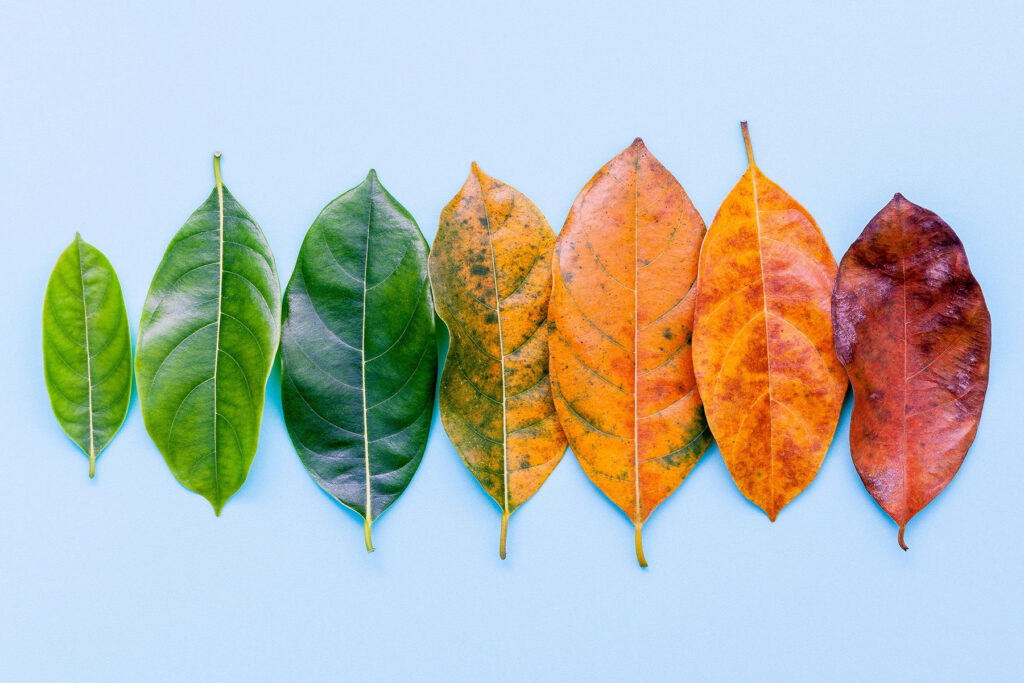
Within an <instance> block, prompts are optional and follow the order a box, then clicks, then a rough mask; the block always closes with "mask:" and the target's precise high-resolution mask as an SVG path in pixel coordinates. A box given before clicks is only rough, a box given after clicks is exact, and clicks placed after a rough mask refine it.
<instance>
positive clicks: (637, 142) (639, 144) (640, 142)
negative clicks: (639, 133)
mask: <svg viewBox="0 0 1024 683" xmlns="http://www.w3.org/2000/svg"><path fill="white" fill-rule="evenodd" d="M630 147H632V148H633V149H635V150H636V151H638V152H639V151H640V150H644V149H647V145H645V144H644V139H643V138H640V137H638V138H634V139H633V144H632V145H630Z"/></svg>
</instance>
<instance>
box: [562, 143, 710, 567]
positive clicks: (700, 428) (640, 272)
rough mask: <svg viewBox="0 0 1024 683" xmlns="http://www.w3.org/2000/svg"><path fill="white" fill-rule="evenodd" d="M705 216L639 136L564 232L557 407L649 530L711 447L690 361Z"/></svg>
mask: <svg viewBox="0 0 1024 683" xmlns="http://www.w3.org/2000/svg"><path fill="white" fill-rule="evenodd" d="M703 236H704V221H703V220H701V217H700V215H699V214H698V213H697V210H696V209H694V207H693V204H691V203H690V199H689V197H687V196H686V193H685V192H684V191H683V188H682V187H681V186H680V185H679V183H678V182H677V181H676V179H675V178H674V177H673V176H672V174H671V173H669V172H668V171H667V170H666V169H665V167H664V166H662V165H661V163H659V162H658V160H657V159H655V158H654V156H653V155H652V154H651V153H650V152H649V151H647V148H646V147H644V143H643V141H641V140H640V138H637V139H636V140H635V141H634V142H633V144H632V145H631V146H630V147H628V148H627V149H625V150H624V151H623V152H622V153H621V154H619V155H618V156H617V157H615V158H614V159H612V160H611V161H610V162H608V163H607V164H606V165H605V166H604V167H603V168H602V169H601V170H600V171H598V172H597V175H595V176H594V177H593V178H592V179H591V180H590V182H588V183H587V184H586V186H585V187H584V188H583V190H582V191H581V192H580V194H579V196H577V197H576V202H575V203H574V204H573V207H572V210H571V211H570V213H569V217H568V218H567V219H566V221H565V227H564V228H562V232H561V234H560V235H559V237H558V243H557V245H556V247H555V258H554V287H553V292H552V297H551V311H550V318H551V323H550V328H551V338H550V344H551V353H550V355H551V382H552V389H553V391H554V393H555V407H556V408H557V410H558V417H559V419H560V420H561V422H562V428H563V429H564V430H565V433H566V436H568V438H569V444H570V445H571V446H572V450H573V452H574V453H575V454H576V457H577V459H578V460H579V462H580V464H581V465H582V466H583V470H584V471H585V472H586V473H587V476H588V477H590V480H591V481H592V482H594V484H595V485H596V486H597V487H598V488H599V489H601V491H603V492H604V493H605V495H607V496H608V497H609V498H610V499H611V500H612V502H613V503H615V504H616V505H618V506H619V507H620V508H622V511H623V512H625V513H626V515H628V516H629V518H630V519H631V520H632V521H633V524H634V526H635V528H636V552H637V559H638V560H639V562H640V564H641V566H647V563H646V561H645V560H644V556H643V547H642V545H641V536H640V533H641V532H640V530H641V526H642V525H643V523H644V521H645V520H646V519H647V518H648V516H649V515H650V514H651V511H653V510H654V508H655V507H657V506H658V504H659V503H661V501H663V500H664V499H665V498H666V497H668V495H669V494H670V493H672V491H674V490H675V489H676V487H678V486H679V485H680V484H681V483H682V482H683V479H685V478H686V475H687V474H689V472H690V470H691V469H692V468H693V466H694V464H696V462H697V460H698V459H699V458H700V456H701V455H702V454H703V453H704V451H705V450H706V449H707V447H708V444H709V443H710V442H711V434H710V432H709V431H708V427H707V422H706V421H705V419H704V410H703V408H702V407H701V401H700V396H698V394H697V391H696V386H695V384H694V378H693V364H692V361H691V349H690V331H691V327H692V322H693V301H694V279H695V278H696V275H697V256H698V253H699V250H700V243H701V239H702V238H703Z"/></svg>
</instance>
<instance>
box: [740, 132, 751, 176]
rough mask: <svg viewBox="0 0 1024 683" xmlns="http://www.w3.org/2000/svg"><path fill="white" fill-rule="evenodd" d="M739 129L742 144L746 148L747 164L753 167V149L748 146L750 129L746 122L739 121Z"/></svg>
mask: <svg viewBox="0 0 1024 683" xmlns="http://www.w3.org/2000/svg"><path fill="white" fill-rule="evenodd" d="M740 129H741V130H742V131H743V144H744V145H745V146H746V148H747V163H748V164H750V165H751V166H753V165H754V147H753V146H752V145H751V144H750V128H748V127H747V122H746V121H740Z"/></svg>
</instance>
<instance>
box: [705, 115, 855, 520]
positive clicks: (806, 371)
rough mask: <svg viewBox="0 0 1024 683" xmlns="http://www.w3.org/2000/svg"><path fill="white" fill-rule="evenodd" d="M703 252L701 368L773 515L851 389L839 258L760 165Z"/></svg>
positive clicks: (737, 454) (750, 486) (729, 200)
mask: <svg viewBox="0 0 1024 683" xmlns="http://www.w3.org/2000/svg"><path fill="white" fill-rule="evenodd" d="M743 133H744V141H745V143H746V146H747V156H748V162H749V163H748V168H747V170H746V172H745V173H744V174H743V176H742V177H741V178H740V180H739V181H738V182H737V184H736V186H735V187H734V188H733V189H732V191H731V192H730V193H729V195H728V196H727V197H726V198H725V200H724V201H723V202H722V206H721V207H720V208H719V210H718V214H717V215H716V217H715V220H714V221H713V222H712V225H711V228H710V229H709V231H708V236H707V238H706V239H705V242H704V246H703V248H702V250H701V267H700V277H699V281H700V288H699V291H698V295H697V307H696V324H695V331H694V367H695V370H696V375H697V384H698V387H699V388H700V391H701V395H702V396H703V398H704V403H705V409H706V411H707V415H708V423H709V425H710V426H711V431H712V432H713V433H714V434H715V438H716V440H717V441H718V444H719V447H720V448H721V451H722V457H723V458H724V460H725V462H726V465H727V466H728V468H729V472H730V474H731V475H732V477H733V481H734V482H735V483H736V485H737V487H738V488H739V489H740V491H741V492H742V493H743V495H744V496H746V497H747V498H748V499H749V500H750V501H751V502H753V503H754V504H755V505H757V506H758V507H760V508H761V509H762V510H763V511H764V512H765V514H767V515H768V518H769V519H771V520H772V521H774V520H775V518H776V516H777V515H778V513H779V511H780V510H781V509H782V508H783V507H785V506H786V505H787V504H788V503H789V502H790V501H791V500H793V498H795V497H796V496H797V495H798V494H799V493H800V492H801V491H803V490H804V489H805V488H806V487H807V486H808V485H810V483H811V481H812V480H813V479H814V477H815V476H816V475H817V472H818V469H819V467H820V466H821V462H822V460H823V459H824V457H825V453H826V451H827V450H828V447H829V445H830V443H831V441H832V436H833V434H834V432H835V429H836V425H837V424H838V421H839V412H840V410H841V409H842V402H843V397H844V395H845V393H846V378H845V376H844V373H843V371H842V367H841V365H840V364H839V361H838V359H836V357H835V353H834V351H833V345H832V327H831V323H830V316H831V302H830V294H831V290H832V286H833V284H834V282H835V273H836V265H835V259H834V258H833V257H832V252H831V251H830V250H829V248H828V244H827V243H826V242H825V239H824V236H823V235H822V234H821V231H820V230H819V229H818V226H817V224H816V223H815V221H814V218H813V217H812V216H811V215H810V213H809V212H808V211H807V210H806V209H804V207H802V206H801V205H800V204H799V203H798V202H796V200H794V199H793V198H792V197H790V196H789V194H787V193H786V192H785V190H783V189H782V188H781V187H779V186H778V185H777V184H775V183H774V182H772V181H771V180H770V179H768V178H767V177H766V176H765V175H764V174H763V173H762V172H761V170H760V169H759V168H758V167H757V165H756V164H755V163H754V158H753V151H752V149H751V146H750V138H749V134H748V132H747V128H746V123H745V122H744V123H743Z"/></svg>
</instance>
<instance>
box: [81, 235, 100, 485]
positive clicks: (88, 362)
mask: <svg viewBox="0 0 1024 683" xmlns="http://www.w3.org/2000/svg"><path fill="white" fill-rule="evenodd" d="M76 241H77V242H78V277H79V280H80V281H81V283H82V322H83V327H84V328H85V379H86V382H87V383H88V385H89V473H90V476H91V475H92V474H93V473H94V468H95V463H96V437H95V426H94V423H93V411H92V352H91V351H90V349H89V302H88V301H87V300H86V296H85V265H84V264H83V263H82V259H83V254H82V238H81V237H78V239H77V240H76Z"/></svg>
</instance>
